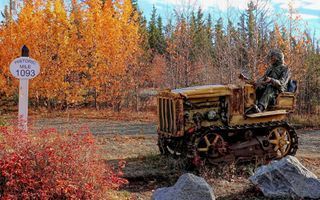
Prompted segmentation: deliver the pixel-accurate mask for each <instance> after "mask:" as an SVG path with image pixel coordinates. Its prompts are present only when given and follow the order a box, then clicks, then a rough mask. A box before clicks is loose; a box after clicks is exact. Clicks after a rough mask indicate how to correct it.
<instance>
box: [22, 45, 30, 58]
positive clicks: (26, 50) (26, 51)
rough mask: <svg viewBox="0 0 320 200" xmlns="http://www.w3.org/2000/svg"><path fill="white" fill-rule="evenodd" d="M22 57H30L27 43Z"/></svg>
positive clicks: (23, 48)
mask: <svg viewBox="0 0 320 200" xmlns="http://www.w3.org/2000/svg"><path fill="white" fill-rule="evenodd" d="M21 57H29V49H28V47H27V46H26V45H23V47H22V52H21Z"/></svg>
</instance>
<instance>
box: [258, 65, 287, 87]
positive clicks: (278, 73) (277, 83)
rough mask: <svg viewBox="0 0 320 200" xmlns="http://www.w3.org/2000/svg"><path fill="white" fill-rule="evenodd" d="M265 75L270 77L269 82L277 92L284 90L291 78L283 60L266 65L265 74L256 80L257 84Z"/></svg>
mask: <svg viewBox="0 0 320 200" xmlns="http://www.w3.org/2000/svg"><path fill="white" fill-rule="evenodd" d="M267 77H270V78H271V84H272V86H273V87H275V88H276V89H277V90H278V92H285V91H287V85H288V82H289V80H290V78H291V72H290V70H289V68H288V67H287V66H286V65H284V64H283V62H277V63H275V64H273V65H270V66H269V67H268V69H267V70H266V72H265V74H264V75H263V76H262V77H261V78H260V79H259V80H258V84H259V83H262V82H263V80H264V79H266V78H267Z"/></svg>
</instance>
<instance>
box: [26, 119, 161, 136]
mask: <svg viewBox="0 0 320 200" xmlns="http://www.w3.org/2000/svg"><path fill="white" fill-rule="evenodd" d="M32 124H33V126H34V127H35V128H36V129H43V128H56V129H57V130H58V131H62V132H63V131H66V130H79V129H80V128H81V127H88V128H89V129H90V131H91V132H92V133H93V134H94V135H101V134H126V135H130V134H142V135H143V134H155V133H156V130H157V129H156V124H155V123H150V122H139V121H132V122H120V121H107V120H105V119H82V118H78V119H75V118H42V119H36V120H33V122H32Z"/></svg>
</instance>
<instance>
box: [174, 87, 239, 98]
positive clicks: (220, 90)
mask: <svg viewBox="0 0 320 200" xmlns="http://www.w3.org/2000/svg"><path fill="white" fill-rule="evenodd" d="M232 88H236V86H235V85H203V86H195V87H187V88H179V89H175V90H171V92H172V93H174V94H180V95H183V96H185V97H186V98H207V97H219V96H229V95H231V92H232Z"/></svg>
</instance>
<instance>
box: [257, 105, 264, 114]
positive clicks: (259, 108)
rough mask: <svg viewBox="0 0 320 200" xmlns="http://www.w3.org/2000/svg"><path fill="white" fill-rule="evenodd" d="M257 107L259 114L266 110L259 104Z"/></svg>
mask: <svg viewBox="0 0 320 200" xmlns="http://www.w3.org/2000/svg"><path fill="white" fill-rule="evenodd" d="M257 107H258V110H259V112H263V111H264V110H265V108H264V106H263V105H261V104H258V106H257Z"/></svg>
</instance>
